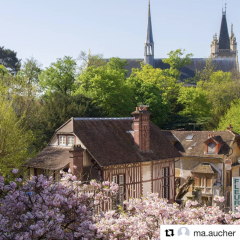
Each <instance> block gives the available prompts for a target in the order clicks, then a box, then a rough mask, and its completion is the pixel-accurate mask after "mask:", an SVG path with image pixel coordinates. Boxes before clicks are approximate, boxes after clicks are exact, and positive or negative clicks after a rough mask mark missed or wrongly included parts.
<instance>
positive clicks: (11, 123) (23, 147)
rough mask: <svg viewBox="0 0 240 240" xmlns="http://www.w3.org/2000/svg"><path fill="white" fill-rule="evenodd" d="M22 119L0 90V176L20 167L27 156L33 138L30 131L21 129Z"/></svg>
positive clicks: (5, 94)
mask: <svg viewBox="0 0 240 240" xmlns="http://www.w3.org/2000/svg"><path fill="white" fill-rule="evenodd" d="M22 121H23V118H20V119H18V118H17V115H16V113H15V111H14V109H13V102H12V101H10V100H8V99H7V93H6V91H5V90H3V89H1V95H0V136H1V138H0V174H1V175H3V176H7V175H8V174H9V173H10V172H11V169H12V168H18V167H20V166H21V165H22V164H23V163H24V162H25V161H26V160H27V158H28V157H29V156H31V154H30V152H29V146H31V144H32V142H33V140H34V137H33V134H32V132H31V131H30V130H28V129H26V128H24V127H23V124H22Z"/></svg>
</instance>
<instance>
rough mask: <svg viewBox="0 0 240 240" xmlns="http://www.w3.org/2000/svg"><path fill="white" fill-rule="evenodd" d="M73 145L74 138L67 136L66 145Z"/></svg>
mask: <svg viewBox="0 0 240 240" xmlns="http://www.w3.org/2000/svg"><path fill="white" fill-rule="evenodd" d="M73 144H74V136H67V145H70V146H72V145H73Z"/></svg>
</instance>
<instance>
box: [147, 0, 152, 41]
mask: <svg viewBox="0 0 240 240" xmlns="http://www.w3.org/2000/svg"><path fill="white" fill-rule="evenodd" d="M146 43H153V34H152V21H151V10H150V0H149V2H148V23H147V38H146Z"/></svg>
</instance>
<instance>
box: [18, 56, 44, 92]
mask: <svg viewBox="0 0 240 240" xmlns="http://www.w3.org/2000/svg"><path fill="white" fill-rule="evenodd" d="M41 66H42V65H41V64H40V63H39V62H38V61H37V60H36V59H34V58H33V57H31V58H30V59H26V61H24V62H23V65H22V67H21V69H20V71H19V72H18V79H19V81H21V82H22V84H24V85H26V87H27V89H28V90H27V92H28V96H30V95H31V94H32V91H33V89H34V88H36V87H37V86H38V83H39V75H40V73H41V71H42V70H41Z"/></svg>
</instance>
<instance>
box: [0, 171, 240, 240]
mask: <svg viewBox="0 0 240 240" xmlns="http://www.w3.org/2000/svg"><path fill="white" fill-rule="evenodd" d="M63 174H64V175H63V179H62V180H61V181H60V182H57V183H56V182H53V181H52V179H51V178H50V179H49V180H48V179H47V178H46V177H44V176H42V175H40V176H39V177H33V179H31V180H29V181H27V182H26V183H25V184H23V185H22V186H21V187H18V185H19V182H21V179H20V178H17V179H16V180H15V181H12V182H10V184H8V185H5V184H4V178H3V177H0V189H1V190H2V195H3V197H2V198H1V199H0V204H1V214H0V222H1V225H0V237H2V239H4V238H5V239H33V240H36V239H52V240H56V239H122V240H127V239H143V240H145V239H153V240H154V239H155V240H156V239H159V238H160V231H159V229H160V227H161V225H171V224H172V225H174V224H177V225H184V224H189V225H196V224H197V225H207V224H211V225H214V224H218V225H223V224H228V225H229V224H231V225H232V224H234V225H239V224H240V212H239V211H240V207H238V208H237V210H238V212H236V213H231V212H230V213H225V212H223V211H222V210H221V205H222V204H223V201H224V198H223V197H219V196H216V197H215V198H214V200H215V202H216V203H215V204H214V206H213V207H207V206H206V205H204V206H199V205H198V202H197V201H194V202H193V201H190V200H188V201H187V202H186V204H185V206H184V207H179V205H178V204H177V203H174V204H168V203H167V199H160V198H159V197H158V194H157V193H148V195H147V196H146V197H141V198H140V199H134V198H132V199H130V200H129V201H128V202H127V201H125V205H126V211H120V212H116V211H107V212H105V213H103V212H100V213H99V212H97V211H96V210H97V207H101V206H102V203H104V202H105V203H107V202H108V201H110V198H111V197H114V196H115V194H116V193H117V191H118V186H117V185H116V184H115V183H113V182H112V183H109V182H102V183H97V182H96V181H91V182H90V185H91V187H92V188H93V192H92V193H84V191H86V190H87V186H86V185H83V184H82V183H81V182H79V181H76V177H75V176H72V175H71V174H67V173H63Z"/></svg>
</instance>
